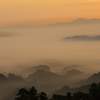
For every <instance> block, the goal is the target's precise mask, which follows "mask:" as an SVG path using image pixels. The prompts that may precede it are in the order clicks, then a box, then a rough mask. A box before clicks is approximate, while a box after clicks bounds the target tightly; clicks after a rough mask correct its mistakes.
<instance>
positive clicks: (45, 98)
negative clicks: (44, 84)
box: [39, 92, 48, 100]
mask: <svg viewBox="0 0 100 100" xmlns="http://www.w3.org/2000/svg"><path fill="white" fill-rule="evenodd" d="M39 98H40V100H48V97H47V95H46V93H44V92H41V93H40V94H39Z"/></svg>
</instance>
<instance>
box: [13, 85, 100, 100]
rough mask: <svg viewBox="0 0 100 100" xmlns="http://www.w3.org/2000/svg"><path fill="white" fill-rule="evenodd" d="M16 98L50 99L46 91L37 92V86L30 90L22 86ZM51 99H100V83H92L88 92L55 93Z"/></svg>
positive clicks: (21, 99) (25, 99) (23, 99)
mask: <svg viewBox="0 0 100 100" xmlns="http://www.w3.org/2000/svg"><path fill="white" fill-rule="evenodd" d="M16 96H17V97H16V98H15V99H16V100H48V97H47V95H46V93H44V92H41V93H39V94H38V93H37V90H36V89H35V87H32V88H31V89H30V90H29V91H28V90H27V89H25V88H21V89H20V90H19V92H18V94H17V95H16ZM49 100H100V83H98V84H96V83H92V84H91V86H90V89H89V92H88V93H83V92H80V91H79V92H76V93H74V94H73V95H72V94H71V93H70V92H68V93H67V94H66V95H59V94H53V96H52V98H51V99H49Z"/></svg>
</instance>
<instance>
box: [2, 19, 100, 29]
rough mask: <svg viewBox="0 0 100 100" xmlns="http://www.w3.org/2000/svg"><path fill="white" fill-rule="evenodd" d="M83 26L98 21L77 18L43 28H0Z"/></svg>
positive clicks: (98, 22)
mask: <svg viewBox="0 0 100 100" xmlns="http://www.w3.org/2000/svg"><path fill="white" fill-rule="evenodd" d="M84 24H100V19H97V18H93V19H85V18H78V19H76V20H73V21H70V22H58V23H53V24H48V25H45V26H36V25H32V26H28V25H21V26H18V25H17V26H9V27H1V28H40V27H59V26H70V25H84Z"/></svg>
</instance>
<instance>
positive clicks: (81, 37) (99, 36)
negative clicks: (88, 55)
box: [62, 35, 100, 41]
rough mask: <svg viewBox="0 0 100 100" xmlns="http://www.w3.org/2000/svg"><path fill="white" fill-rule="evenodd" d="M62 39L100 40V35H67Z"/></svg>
mask: <svg viewBox="0 0 100 100" xmlns="http://www.w3.org/2000/svg"><path fill="white" fill-rule="evenodd" d="M62 41H100V35H98V36H93V37H90V36H87V35H80V36H72V37H66V38H64V39H62Z"/></svg>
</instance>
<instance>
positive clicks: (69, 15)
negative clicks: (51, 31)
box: [0, 0, 100, 27]
mask: <svg viewBox="0 0 100 100" xmlns="http://www.w3.org/2000/svg"><path fill="white" fill-rule="evenodd" d="M99 12H100V0H2V1H0V27H5V26H19V25H38V26H43V25H47V24H52V23H58V22H69V21H72V20H74V19H77V18H86V19H90V18H100V13H99Z"/></svg>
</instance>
